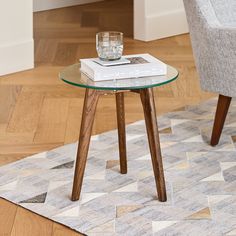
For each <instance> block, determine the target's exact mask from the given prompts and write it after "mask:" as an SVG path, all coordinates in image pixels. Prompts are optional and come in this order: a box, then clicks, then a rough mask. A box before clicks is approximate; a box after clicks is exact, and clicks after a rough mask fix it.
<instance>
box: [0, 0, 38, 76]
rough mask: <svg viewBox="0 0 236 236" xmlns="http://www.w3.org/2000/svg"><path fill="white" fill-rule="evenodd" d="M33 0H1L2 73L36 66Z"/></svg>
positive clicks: (0, 56) (0, 60)
mask: <svg viewBox="0 0 236 236" xmlns="http://www.w3.org/2000/svg"><path fill="white" fill-rule="evenodd" d="M32 23H33V19H32V0H20V1H19V0H6V1H0V75H4V74H8V73H13V72H17V71H20V70H25V69H29V68H32V67H33V66H34V63H33V62H34V55H33V52H34V42H33V26H32Z"/></svg>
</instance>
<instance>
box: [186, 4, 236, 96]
mask: <svg viewBox="0 0 236 236" xmlns="http://www.w3.org/2000/svg"><path fill="white" fill-rule="evenodd" d="M184 5H185V10H186V14H187V20H188V24H189V30H190V36H191V41H192V47H193V53H194V57H195V62H196V67H197V71H198V73H199V77H200V83H201V87H202V89H203V90H206V91H210V92H216V93H219V94H222V95H225V96H230V97H236V0H184Z"/></svg>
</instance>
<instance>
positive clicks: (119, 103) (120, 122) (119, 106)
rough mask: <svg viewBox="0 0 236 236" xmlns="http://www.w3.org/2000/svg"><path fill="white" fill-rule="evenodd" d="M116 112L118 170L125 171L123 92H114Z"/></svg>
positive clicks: (123, 172) (122, 172) (124, 172)
mask: <svg viewBox="0 0 236 236" xmlns="http://www.w3.org/2000/svg"><path fill="white" fill-rule="evenodd" d="M116 114H117V126H118V138H119V152H120V172H121V174H126V173H127V157H126V137H125V106H124V93H122V92H121V93H116Z"/></svg>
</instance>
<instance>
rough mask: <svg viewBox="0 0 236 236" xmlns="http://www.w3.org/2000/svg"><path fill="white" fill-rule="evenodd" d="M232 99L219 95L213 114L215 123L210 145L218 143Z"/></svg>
mask: <svg viewBox="0 0 236 236" xmlns="http://www.w3.org/2000/svg"><path fill="white" fill-rule="evenodd" d="M231 99H232V97H227V96H223V95H219V98H218V104H217V109H216V114H215V121H214V126H213V130H212V135H211V145H212V146H215V145H217V144H218V143H219V140H220V136H221V133H222V130H223V127H224V123H225V119H226V116H227V113H228V110H229V106H230V102H231Z"/></svg>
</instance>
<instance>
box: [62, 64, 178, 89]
mask: <svg viewBox="0 0 236 236" xmlns="http://www.w3.org/2000/svg"><path fill="white" fill-rule="evenodd" d="M178 75H179V73H178V71H177V70H176V69H175V68H173V67H171V66H169V65H167V74H166V75H162V76H150V77H138V78H127V79H115V78H114V79H111V80H106V81H96V82H95V81H93V80H91V79H90V78H89V77H87V76H86V75H85V74H83V73H82V72H80V63H78V64H74V65H71V66H68V67H66V68H65V69H64V70H63V71H62V72H60V74H59V78H60V79H62V80H63V81H64V82H66V83H68V84H71V85H74V86H78V87H84V88H91V89H97V90H135V89H144V88H152V87H156V86H161V85H163V84H167V83H170V82H172V81H173V80H175V79H176V78H177V77H178Z"/></svg>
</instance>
